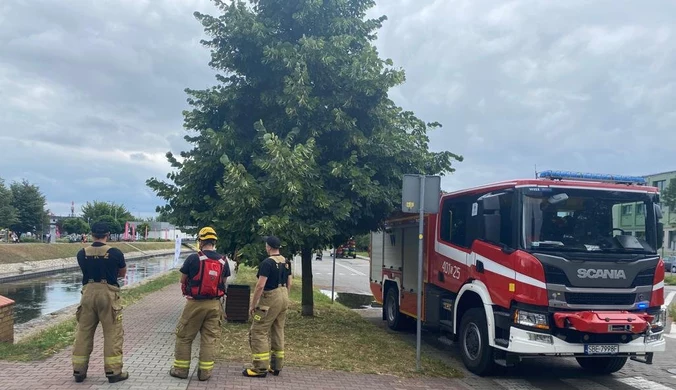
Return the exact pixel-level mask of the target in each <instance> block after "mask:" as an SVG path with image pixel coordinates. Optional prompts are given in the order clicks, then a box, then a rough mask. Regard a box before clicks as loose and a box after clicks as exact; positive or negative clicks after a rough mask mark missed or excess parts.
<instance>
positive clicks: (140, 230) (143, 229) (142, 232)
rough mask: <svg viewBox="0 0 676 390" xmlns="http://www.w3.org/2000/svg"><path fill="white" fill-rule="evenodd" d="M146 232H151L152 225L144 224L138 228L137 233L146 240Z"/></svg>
mask: <svg viewBox="0 0 676 390" xmlns="http://www.w3.org/2000/svg"><path fill="white" fill-rule="evenodd" d="M146 231H150V224H149V223H148V222H143V223H142V224H139V225H138V226H136V232H137V233H138V234H139V235H140V237H143V238H144V239H145V238H146Z"/></svg>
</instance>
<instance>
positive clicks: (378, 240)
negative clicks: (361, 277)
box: [370, 231, 385, 283]
mask: <svg viewBox="0 0 676 390" xmlns="http://www.w3.org/2000/svg"><path fill="white" fill-rule="evenodd" d="M384 244H385V233H383V232H382V231H380V232H371V275H370V278H371V281H372V282H375V283H381V282H382V281H383V261H384V252H383V249H384V248H383V246H384Z"/></svg>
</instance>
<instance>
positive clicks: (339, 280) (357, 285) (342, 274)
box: [293, 251, 371, 295]
mask: <svg viewBox="0 0 676 390" xmlns="http://www.w3.org/2000/svg"><path fill="white" fill-rule="evenodd" d="M294 260H295V264H294V265H293V266H294V267H295V268H296V271H294V273H296V274H297V275H300V276H302V270H301V267H300V264H301V263H300V258H299V257H297V258H295V259H294ZM332 277H333V261H332V258H331V254H330V252H328V251H326V252H324V256H323V257H322V260H321V261H318V260H314V257H313V260H312V279H313V285H314V286H315V287H317V288H320V289H322V290H329V291H331V279H332ZM335 291H336V292H338V293H341V292H345V293H352V294H366V295H371V290H370V288H369V262H368V260H367V259H364V258H360V257H358V258H356V259H336V289H335Z"/></svg>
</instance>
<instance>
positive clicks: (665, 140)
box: [0, 0, 676, 216]
mask: <svg viewBox="0 0 676 390" xmlns="http://www.w3.org/2000/svg"><path fill="white" fill-rule="evenodd" d="M378 3H379V4H378V6H377V7H376V8H375V9H374V10H373V12H372V14H373V15H380V14H385V15H387V16H388V21H387V22H386V23H385V26H384V28H383V29H382V30H381V31H380V33H379V39H378V42H377V46H378V48H379V50H380V52H381V54H382V55H383V56H384V57H389V58H392V59H393V60H394V62H395V64H396V65H397V66H400V67H403V68H404V69H405V70H406V73H407V82H406V84H405V85H403V86H401V87H399V88H397V89H396V90H393V91H392V97H393V98H394V99H395V101H396V102H397V103H399V104H400V105H402V106H403V107H404V108H406V109H410V110H413V111H415V112H416V113H417V114H418V116H420V117H421V118H423V119H425V120H429V121H435V120H436V121H439V122H441V123H442V124H443V125H444V127H443V128H442V129H440V130H437V131H435V132H433V133H432V135H431V138H432V148H433V149H435V150H441V149H447V150H451V151H453V152H456V153H459V154H462V155H463V156H464V157H465V161H464V162H462V163H460V164H457V165H456V167H457V172H456V173H455V174H453V175H451V176H448V177H446V178H444V180H443V187H444V189H446V190H453V189H459V188H462V187H466V186H471V185H477V184H483V183H486V182H491V181H496V180H503V179H511V178H515V177H532V176H533V172H534V166H535V165H537V167H538V169H540V170H542V169H547V168H551V169H570V170H583V171H596V172H605V173H622V174H649V173H654V172H661V171H666V170H676V158H674V151H676V129H675V125H676V72H675V71H674V69H676V30H675V27H674V24H673V21H674V20H676V3H673V2H670V1H658V2H650V3H648V4H646V3H641V2H638V1H634V0H595V1H588V0H586V1H583V0H565V1H548V0H516V1H505V0H502V1H500V0H496V1H492V0H386V1H383V0H381V1H379V2H378ZM195 10H199V11H202V12H210V13H215V12H216V9H215V7H213V5H212V4H211V3H210V2H209V1H208V0H152V1H149V0H116V1H112V0H111V1H103V0H96V1H95V0H89V1H84V0H78V1H75V0H72V1H52V0H2V1H1V2H0V101H2V106H0V156H2V164H1V165H0V177H2V178H4V179H5V180H7V181H12V180H21V179H23V178H25V179H27V180H29V181H30V182H33V183H35V184H37V185H39V186H40V187H41V188H42V190H43V192H44V193H45V195H46V196H47V198H48V206H49V207H50V209H52V210H53V211H54V212H56V213H57V214H65V213H68V212H69V210H70V202H71V201H74V202H75V205H76V211H77V210H79V207H80V205H81V204H82V203H84V202H85V201H87V200H95V199H96V200H101V201H115V202H118V203H124V204H125V205H126V206H127V207H128V208H129V209H130V210H131V211H132V212H133V213H135V214H137V215H142V216H144V215H152V214H154V208H155V206H156V205H158V204H160V203H161V201H160V200H159V199H158V198H156V197H155V195H154V194H153V193H152V192H151V191H149V189H148V188H147V187H146V186H145V180H146V179H147V178H149V177H151V176H158V177H164V176H165V174H166V173H167V172H168V169H169V167H168V164H167V163H166V160H165V158H164V154H165V153H166V151H168V150H172V151H174V152H179V151H180V150H184V149H185V148H186V145H185V144H184V142H183V140H182V137H183V135H184V130H183V128H182V115H181V111H182V110H183V109H185V108H187V104H186V103H185V100H186V96H185V94H184V92H183V89H184V88H186V87H191V88H204V87H207V86H210V85H213V83H214V71H213V70H212V69H210V68H209V67H208V65H207V63H208V60H209V53H208V51H207V50H206V49H205V48H203V47H201V46H200V44H199V40H200V39H201V38H203V32H202V29H201V26H200V24H199V23H198V22H197V21H196V20H195V19H194V18H193V16H192V12H193V11H195Z"/></svg>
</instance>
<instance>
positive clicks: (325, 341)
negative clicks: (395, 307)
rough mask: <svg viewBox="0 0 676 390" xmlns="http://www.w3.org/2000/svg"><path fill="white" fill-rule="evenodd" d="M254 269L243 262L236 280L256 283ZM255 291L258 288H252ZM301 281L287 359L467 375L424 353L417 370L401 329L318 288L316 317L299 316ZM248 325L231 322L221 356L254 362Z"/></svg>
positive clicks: (403, 373) (362, 369) (356, 368)
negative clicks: (373, 318) (382, 323)
mask: <svg viewBox="0 0 676 390" xmlns="http://www.w3.org/2000/svg"><path fill="white" fill-rule="evenodd" d="M255 281H256V277H255V270H254V269H252V268H249V267H245V266H243V265H241V266H240V268H239V272H238V274H237V281H236V283H237V284H248V285H250V286H253V285H254V284H255ZM252 294H253V288H252ZM300 294H301V283H300V279H295V280H294V285H293V287H292V292H291V307H290V308H289V311H288V314H287V319H286V327H285V347H284V349H285V357H284V362H285V364H286V365H289V366H296V367H301V366H302V367H315V368H319V369H328V370H341V371H348V372H358V373H368V374H390V375H395V376H399V377H416V376H420V375H425V376H431V377H444V378H453V377H460V376H462V374H461V373H460V372H459V371H458V370H457V369H455V368H453V367H450V366H449V365H447V364H446V363H444V362H442V361H440V360H437V359H434V358H431V357H428V356H425V354H424V353H423V356H422V368H423V370H422V372H421V373H418V372H416V369H415V368H416V364H415V353H416V350H415V345H410V344H409V343H407V342H406V341H405V340H404V339H403V338H402V337H400V336H399V335H397V334H396V333H392V332H389V331H387V330H385V329H382V328H380V327H378V326H376V325H375V324H373V323H371V322H369V321H368V320H366V319H364V318H362V317H361V316H360V315H359V314H358V313H356V312H355V311H353V310H350V309H348V308H346V307H345V306H343V305H341V304H340V303H337V302H336V303H333V304H332V303H331V299H330V298H329V297H327V296H326V295H324V294H321V293H320V292H318V291H315V295H314V303H315V306H314V309H315V316H314V317H303V316H301V315H300V300H301V295H300ZM249 326H250V325H249V324H241V323H239V324H238V323H226V324H224V326H223V333H222V337H221V345H220V357H221V358H223V359H225V360H228V361H237V362H249V361H250V360H251V351H250V349H249V344H248V340H249V337H248V331H249Z"/></svg>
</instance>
